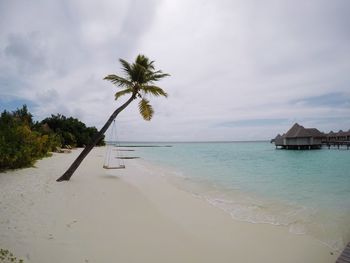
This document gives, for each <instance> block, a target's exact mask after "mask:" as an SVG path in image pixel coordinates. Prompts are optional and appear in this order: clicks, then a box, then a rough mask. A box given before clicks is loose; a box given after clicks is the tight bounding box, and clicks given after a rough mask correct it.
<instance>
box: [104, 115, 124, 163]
mask: <svg viewBox="0 0 350 263" xmlns="http://www.w3.org/2000/svg"><path fill="white" fill-rule="evenodd" d="M106 143H107V149H106V155H105V160H104V163H103V168H104V169H124V168H125V164H124V161H123V157H122V156H121V153H120V151H119V148H120V145H119V144H118V140H117V129H116V124H115V120H114V121H113V125H112V129H111V132H110V139H109V140H108V141H107V142H106Z"/></svg>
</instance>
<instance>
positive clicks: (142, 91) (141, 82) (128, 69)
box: [57, 55, 169, 182]
mask: <svg viewBox="0 0 350 263" xmlns="http://www.w3.org/2000/svg"><path fill="white" fill-rule="evenodd" d="M119 61H120V63H121V64H122V70H123V71H124V74H125V77H120V76H117V75H114V74H112V75H108V76H106V77H105V78H104V79H105V80H108V81H110V82H112V83H113V84H115V85H117V86H118V87H119V88H122V90H120V91H118V92H117V93H115V99H116V100H118V99H119V98H120V97H122V96H124V95H130V97H129V99H128V100H127V101H126V102H124V103H123V104H122V105H121V106H120V107H118V108H117V109H116V110H115V111H114V112H113V113H112V115H111V116H110V117H109V119H108V120H107V122H106V123H105V125H104V126H103V127H102V128H101V130H100V131H99V132H98V133H97V134H96V136H95V137H94V138H93V140H92V142H91V143H90V144H89V145H87V146H86V147H85V148H84V149H83V151H82V152H81V153H80V154H79V156H78V157H77V158H76V159H75V161H74V162H73V163H72V164H71V166H70V167H69V168H68V170H67V171H66V172H65V173H64V174H63V175H62V176H61V177H60V178H58V179H57V181H58V182H61V181H68V180H69V179H70V178H71V177H72V175H73V173H74V172H75V170H76V169H77V168H78V167H79V165H80V164H81V162H82V161H83V160H84V158H85V157H86V156H87V155H88V154H89V152H90V151H91V150H92V148H93V147H94V146H95V145H96V143H97V142H98V141H99V140H100V139H101V137H102V136H103V134H104V133H105V132H106V130H107V129H108V128H109V126H110V125H111V123H112V122H113V120H114V119H115V118H116V117H117V115H118V114H119V113H120V112H122V111H123V110H124V109H125V108H126V107H127V106H128V105H129V104H130V103H131V102H132V101H134V100H135V99H140V101H139V104H138V107H139V112H140V114H141V116H142V117H143V119H144V120H146V121H150V120H151V119H152V116H153V113H154V110H153V108H152V106H151V105H150V102H149V100H148V96H155V97H158V96H163V97H167V96H168V94H167V93H166V92H165V91H164V90H163V89H162V88H160V87H158V86H155V85H154V83H155V82H156V81H159V80H161V79H162V78H164V77H167V76H169V74H166V73H163V72H162V71H161V70H156V69H155V67H154V61H150V60H149V59H148V58H147V57H146V56H144V55H138V56H137V57H136V59H135V62H134V63H132V64H130V63H128V62H127V61H125V60H123V59H119Z"/></svg>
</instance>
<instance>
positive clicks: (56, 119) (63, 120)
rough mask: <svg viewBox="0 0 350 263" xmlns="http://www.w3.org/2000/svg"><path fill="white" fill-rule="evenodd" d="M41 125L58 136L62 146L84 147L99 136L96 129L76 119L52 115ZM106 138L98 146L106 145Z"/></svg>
mask: <svg viewBox="0 0 350 263" xmlns="http://www.w3.org/2000/svg"><path fill="white" fill-rule="evenodd" d="M41 125H47V127H48V128H49V129H50V130H51V131H53V132H54V133H55V134H57V135H58V136H59V138H60V142H61V144H62V145H70V146H73V147H84V146H86V145H88V144H90V143H91V142H92V139H93V138H94V136H95V135H96V134H97V132H98V131H97V129H96V128H95V127H86V125H85V124H84V123H83V122H81V121H79V120H78V119H76V118H73V117H69V118H67V117H66V116H64V115H61V114H56V115H51V117H48V118H46V119H44V120H42V121H41ZM104 144H105V142H104V136H103V137H102V138H101V139H100V140H99V141H98V143H97V145H98V146H101V145H104Z"/></svg>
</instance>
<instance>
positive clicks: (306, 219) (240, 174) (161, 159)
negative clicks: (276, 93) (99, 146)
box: [120, 140, 350, 250]
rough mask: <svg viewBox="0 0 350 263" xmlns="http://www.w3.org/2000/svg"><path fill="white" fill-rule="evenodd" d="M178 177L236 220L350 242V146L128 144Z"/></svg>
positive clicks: (332, 243)
mask: <svg viewBox="0 0 350 263" xmlns="http://www.w3.org/2000/svg"><path fill="white" fill-rule="evenodd" d="M120 146H121V147H122V146H172V147H137V148H135V151H134V152H132V153H130V152H129V153H128V155H133V156H137V157H141V158H142V159H144V160H145V161H148V162H150V163H153V164H155V165H158V166H161V167H164V168H165V169H164V171H167V172H166V174H167V175H168V176H169V175H170V176H169V178H170V180H172V182H173V183H176V184H177V185H178V186H179V187H180V188H182V189H183V190H186V191H189V192H191V193H192V194H193V195H194V196H196V197H198V198H202V199H205V200H206V201H208V202H209V203H211V204H212V205H214V206H216V207H218V208H220V209H223V210H224V211H226V212H227V213H229V214H230V215H231V216H232V218H233V219H236V220H240V221H245V222H250V223H265V224H272V225H281V226H286V227H288V229H289V231H290V232H291V233H294V234H308V235H311V236H313V237H314V238H316V239H317V240H319V241H320V242H322V243H324V244H326V245H327V246H329V247H330V248H332V249H335V250H340V249H342V247H343V246H344V244H346V242H349V241H350V230H349V228H348V226H349V225H350V201H349V200H350V190H349V189H350V172H349V171H350V151H348V150H346V148H345V149H339V150H338V149H336V148H334V149H332V148H331V149H328V148H323V149H319V150H304V151H298V150H294V151H293V150H281V149H275V146H274V145H273V144H270V143H269V141H260V140H259V141H227V142H222V141H221V142H214V141H210V142H122V143H120Z"/></svg>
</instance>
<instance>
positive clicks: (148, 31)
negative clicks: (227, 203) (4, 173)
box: [0, 0, 350, 140]
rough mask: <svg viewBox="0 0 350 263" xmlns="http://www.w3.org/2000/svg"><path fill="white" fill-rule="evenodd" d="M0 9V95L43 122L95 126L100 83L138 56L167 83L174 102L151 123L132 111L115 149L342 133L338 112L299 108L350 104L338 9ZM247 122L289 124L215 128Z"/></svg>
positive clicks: (105, 110)
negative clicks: (312, 129) (328, 99)
mask: <svg viewBox="0 0 350 263" xmlns="http://www.w3.org/2000/svg"><path fill="white" fill-rule="evenodd" d="M0 10H1V11H0V30H1V31H0V32H1V33H0V94H1V95H2V96H5V95H6V96H7V97H8V96H15V97H16V98H17V97H19V98H22V99H24V100H31V101H34V102H35V105H36V106H35V108H34V109H33V111H34V114H35V115H36V117H37V118H39V119H40V118H43V117H45V116H48V115H50V114H51V113H58V112H59V113H62V114H66V115H73V116H75V117H79V118H81V119H82V120H83V121H85V122H87V124H88V125H96V126H98V127H101V126H102V125H103V123H104V122H105V120H106V119H107V118H108V116H109V115H110V114H111V113H112V111H113V110H114V109H115V107H116V106H117V104H116V102H115V101H114V100H113V94H114V92H115V90H116V88H115V87H114V86H112V85H111V84H110V83H108V82H106V81H103V80H102V79H103V77H104V76H105V75H107V74H109V73H121V72H120V70H119V69H120V65H119V64H118V58H124V59H127V60H129V61H131V60H133V59H134V57H135V56H136V55H137V54H138V53H144V54H146V55H147V56H149V57H150V58H151V59H154V60H156V66H158V67H159V68H161V69H163V70H164V71H165V72H169V73H170V74H171V77H170V78H168V79H166V80H164V81H162V82H161V83H160V86H162V87H164V88H165V89H166V90H167V91H168V93H169V94H170V97H169V98H168V99H167V100H162V99H154V100H152V102H153V104H154V107H155V111H156V115H155V117H154V119H153V120H152V121H151V122H150V123H149V122H144V121H142V119H141V117H139V116H138V113H137V105H136V103H135V105H131V106H130V108H128V109H127V110H126V111H125V112H123V113H121V115H120V116H119V117H118V123H119V126H120V128H119V131H120V138H121V139H123V140H238V139H239V140H242V139H267V138H270V137H272V136H274V135H275V133H277V132H282V131H283V130H282V129H285V128H286V127H287V126H288V125H291V124H292V122H293V121H299V122H301V123H306V124H308V123H309V124H319V125H320V126H322V127H320V128H322V129H328V130H329V129H338V128H342V129H348V128H349V127H348V126H350V120H349V118H348V117H346V116H350V115H349V113H350V109H349V106H346V104H344V105H345V106H344V107H342V108H334V105H333V106H332V105H329V104H327V105H321V104H320V105H316V104H308V103H301V102H302V101H303V99H305V98H313V97H314V98H315V99H317V97H318V96H319V95H327V94H338V96H343V97H344V98H345V100H346V99H348V100H350V99H349V98H350V92H349V87H348V86H349V83H350V75H349V74H348V72H349V70H350V62H349V61H350V45H349V44H350V43H349V42H350V41H349V39H350V34H349V32H348V28H349V26H350V19H349V18H348V15H347V14H348V11H350V4H349V3H348V2H345V1H341V0H336V1H332V3H330V2H328V1H323V0H322V1H316V0H312V1H307V2H305V1H287V0H286V1H273V0H270V1H264V2H261V1H258V0H252V1H244V0H236V1H198V0H188V1H185V0H183V1H170V0H164V1H156V0H154V1H153V0H147V1H141V0H140V1H127V0H119V1H109V0H104V1H98V2H96V1H81V0H79V1H78V0H74V1H58V2H52V1H50V2H47V1H37V2H35V3H33V2H31V3H30V4H29V3H27V4H23V3H22V2H20V1H11V2H1V3H0ZM347 105H349V104H347ZM18 106H20V105H18ZM320 117H323V118H341V119H342V120H343V121H342V124H339V123H336V124H335V122H332V121H329V125H327V124H325V123H320V122H319V121H317V120H319V118H320ZM344 118H345V119H344ZM247 119H248V120H257V119H262V120H265V119H286V120H287V122H284V123H280V124H278V123H276V124H271V125H260V126H259V125H257V126H255V127H251V126H246V127H245V126H239V127H238V126H234V125H233V126H230V127H220V126H218V124H220V123H225V122H234V121H237V120H247ZM312 120H314V121H312ZM344 120H345V121H344ZM288 121H289V123H288ZM257 123H258V122H257ZM286 123H287V124H286ZM306 124H305V125H306ZM332 125H333V126H332ZM341 125H347V126H346V127H343V126H341ZM334 126H337V127H334Z"/></svg>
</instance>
